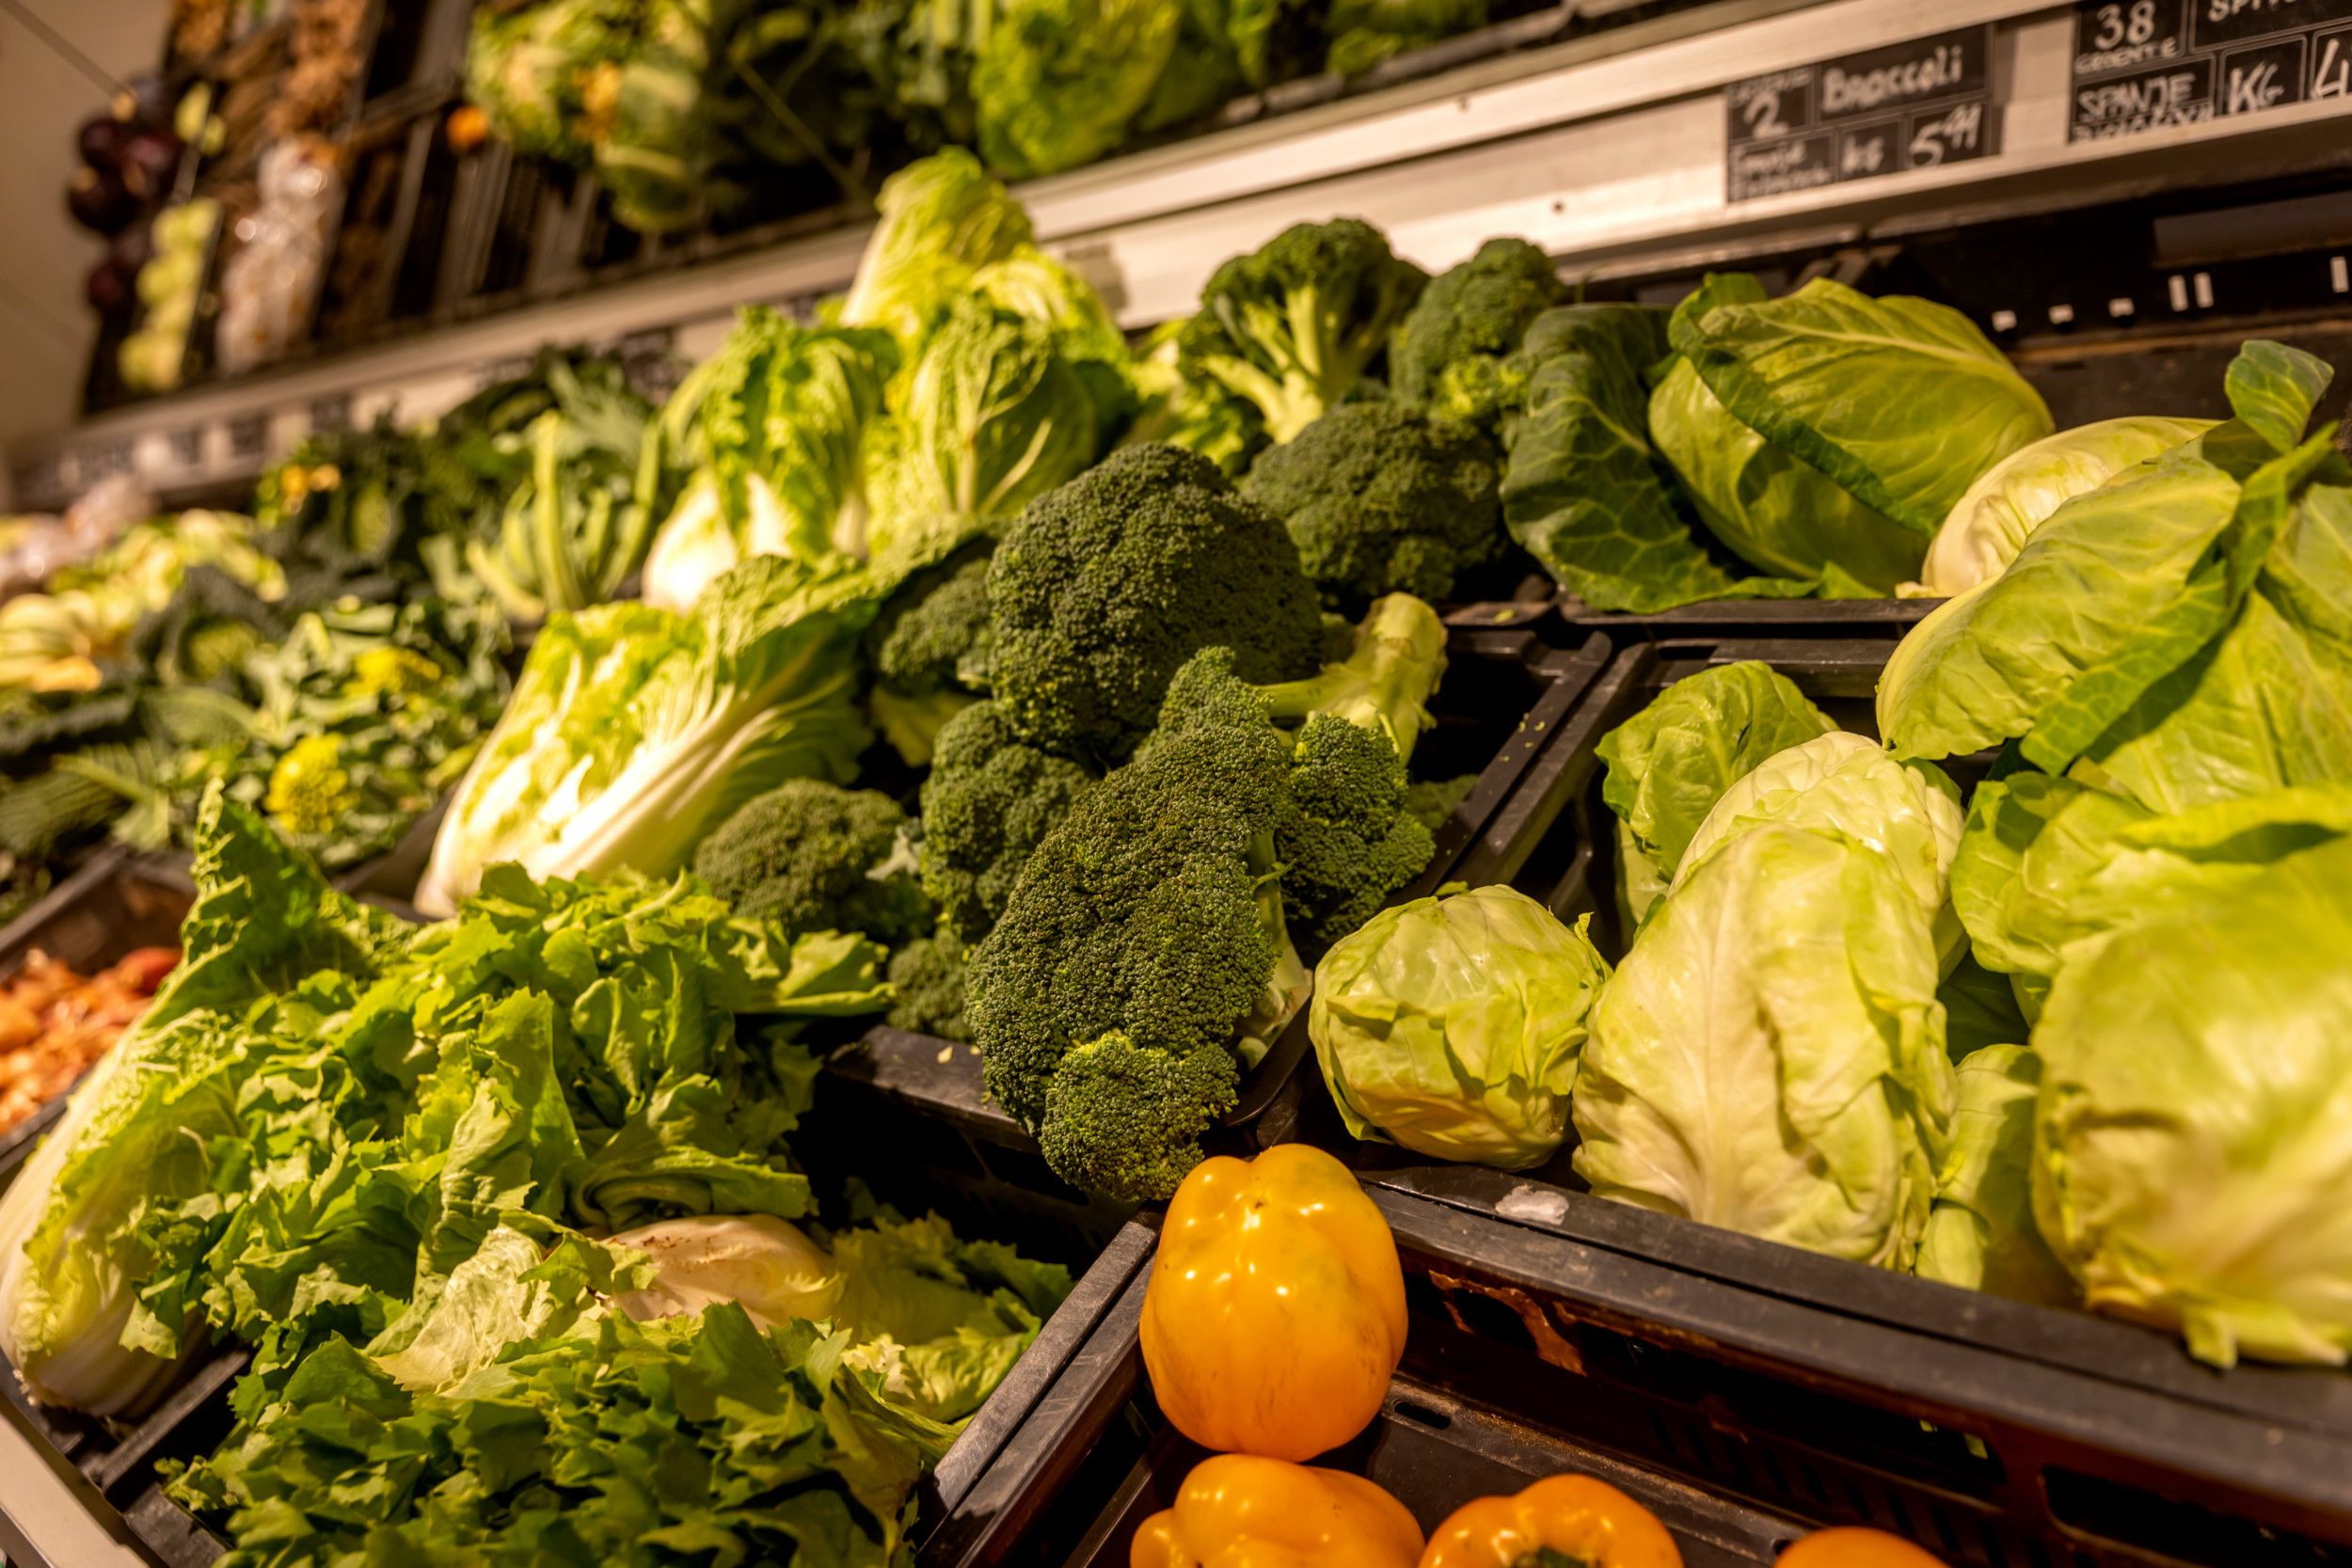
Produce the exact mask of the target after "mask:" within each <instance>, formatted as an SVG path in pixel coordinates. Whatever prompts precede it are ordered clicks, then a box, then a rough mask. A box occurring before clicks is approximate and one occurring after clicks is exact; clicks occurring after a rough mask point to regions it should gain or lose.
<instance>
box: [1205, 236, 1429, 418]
mask: <svg viewBox="0 0 2352 1568" xmlns="http://www.w3.org/2000/svg"><path fill="white" fill-rule="evenodd" d="M1428 281H1429V276H1428V274H1426V273H1424V272H1422V270H1421V269H1420V268H1419V267H1417V266H1415V265H1413V264H1412V263H1411V262H1410V261H1403V260H1400V259H1399V258H1398V257H1397V256H1396V255H1394V254H1393V253H1392V252H1391V250H1390V249H1389V241H1388V237H1387V236H1386V235H1384V234H1382V233H1381V232H1380V230H1377V229H1375V228H1374V227H1373V226H1372V225H1370V224H1368V223H1365V222H1362V221H1361V220H1359V219H1357V218H1336V219H1333V220H1332V221H1331V222H1329V223H1301V224H1295V225H1293V226H1292V227H1291V228H1289V229H1286V230H1283V231H1282V232H1281V233H1279V234H1277V235H1276V236H1275V237H1274V238H1273V239H1271V240H1269V241H1267V242H1266V243H1265V244H1264V245H1263V246H1261V247H1260V248H1258V249H1257V250H1254V251H1252V252H1250V253H1249V254H1248V255H1247V256H1236V257H1234V258H1233V259H1232V261H1227V262H1226V263H1225V264H1224V265H1223V266H1221V267H1219V268H1217V269H1216V272H1214V273H1212V274H1211V275H1210V277H1209V281H1208V286H1207V287H1206V288H1204V289H1202V290H1201V292H1200V311H1199V312H1198V313H1197V314H1196V315H1194V316H1193V317H1192V318H1191V320H1190V321H1188V322H1187V323H1186V324H1185V325H1184V329H1183V331H1182V333H1181V334H1180V335H1179V337H1178V340H1177V343H1178V360H1179V363H1180V365H1181V367H1182V369H1183V371H1184V374H1186V375H1187V376H1193V377H1205V378H1207V379H1210V380H1214V381H1216V382H1219V383H1221V384H1222V385H1223V386H1224V387H1225V388H1227V389H1228V390H1229V391H1232V392H1234V393H1237V394H1239V395H1240V396H1242V397H1244V398H1247V399H1248V400H1249V401H1250V402H1251V403H1253V404H1257V405H1258V411H1259V413H1261V414H1262V415H1263V416H1264V418H1265V428H1266V433H1267V434H1268V435H1270V436H1273V437H1274V439H1275V440H1277V441H1287V440H1289V439H1290V438H1291V437H1292V436H1295V435H1297V434H1298V433H1299V432H1300V431H1302V430H1304V429H1306V428H1307V427H1308V426H1309V425H1310V424H1312V423H1313V422H1314V421H1315V420H1317V419H1319V418H1321V417H1322V415H1323V412H1324V410H1325V409H1327V408H1329V407H1331V406H1333V405H1334V404H1339V403H1342V402H1343V401H1345V400H1346V399H1348V398H1349V397H1351V396H1353V395H1355V393H1356V392H1357V390H1358V389H1359V387H1360V386H1361V385H1362V383H1363V380H1364V378H1365V377H1366V376H1367V375H1368V374H1370V373H1371V372H1372V369H1373V366H1374V364H1375V362H1376V361H1377V360H1378V359H1379V357H1380V355H1381V352H1382V350H1384V349H1385V348H1386V347H1387V346H1388V341H1389V337H1390V334H1391V333H1392V332H1394V331H1395V330H1396V328H1397V325H1398V324H1399V323H1401V322H1403V321H1404V320H1405V318H1406V312H1408V311H1409V310H1411V309H1412V308H1413V302H1414V301H1415V300H1416V299H1418V298H1420V297H1421V292H1422V287H1423V286H1424V285H1425V284H1426V283H1427V282H1428Z"/></svg>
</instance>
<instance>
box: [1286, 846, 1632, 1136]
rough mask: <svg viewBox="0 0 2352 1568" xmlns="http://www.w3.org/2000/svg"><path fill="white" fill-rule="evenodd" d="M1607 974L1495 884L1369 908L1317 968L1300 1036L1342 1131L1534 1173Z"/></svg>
mask: <svg viewBox="0 0 2352 1568" xmlns="http://www.w3.org/2000/svg"><path fill="white" fill-rule="evenodd" d="M1608 975H1609V966H1608V964H1606V963H1605V962H1603V961H1602V959H1601V957H1600V955H1599V954H1598V953H1597V952H1595V951H1594V950H1593V945H1592V943H1591V942H1588V941H1586V940H1585V937H1584V923H1583V922H1579V923H1578V926H1577V928H1576V929H1574V930H1570V929H1569V928H1568V927H1565V926H1563V925H1562V924H1560V922H1559V920H1558V919H1557V918H1555V917H1554V916H1553V914H1552V913H1551V911H1549V910H1547V909H1546V908H1544V906H1543V905H1541V904H1539V903H1537V902H1536V901H1535V900H1534V899H1533V898H1530V897H1528V896H1527V895H1525V894H1523V893H1520V892H1518V891H1517V890H1515V889H1512V888H1508V887H1500V886H1496V887H1481V888H1474V889H1472V890H1471V891H1470V892H1468V893H1460V894H1454V895H1450V896H1444V897H1438V898H1417V899H1415V900H1413V901H1412V902H1411V903H1408V904H1400V905H1397V906H1396V907H1394V908H1392V909H1388V910H1383V911H1381V912H1380V913H1378V914H1376V915H1375V916H1373V917H1372V919H1371V920H1369V921H1367V922H1366V923H1365V924H1364V925H1363V926H1361V927H1359V928H1358V929H1357V930H1356V931H1355V932H1354V934H1352V935H1350V936H1347V937H1343V938H1342V939H1341V940H1340V942H1338V943H1337V944H1335V945H1334V946H1333V947H1332V948H1331V950H1330V951H1329V952H1327V953H1326V954H1325V955H1324V956H1323V961H1322V962H1321V963H1318V964H1317V965H1316V966H1315V989H1314V1000H1313V1004H1312V1006H1311V1008H1310V1010H1309V1012H1308V1015H1307V1027H1308V1030H1309V1032H1310V1033H1311V1035H1312V1036H1313V1037H1314V1042H1315V1058H1316V1060H1317V1061H1319V1062H1321V1063H1322V1065H1323V1080H1324V1082H1325V1083H1326V1084H1327V1085H1330V1089H1331V1098H1332V1100H1333V1101H1335V1102H1336V1103H1337V1104H1338V1106H1339V1108H1340V1115H1341V1117H1343V1119H1344V1120H1345V1121H1346V1123H1347V1130H1348V1132H1351V1133H1353V1134H1354V1135H1355V1136H1357V1137H1359V1138H1385V1139H1388V1140H1390V1141H1392V1142H1395V1143H1398V1144H1402V1145H1403V1146H1404V1147H1406V1148H1409V1149H1412V1150H1414V1151H1415V1152H1417V1153H1422V1154H1427V1155H1431V1156H1433V1157H1435V1158H1437V1159H1441V1160H1465V1161H1470V1162H1474V1163H1476V1164H1485V1165H1495V1166H1499V1167H1501V1168H1502V1169H1503V1170H1525V1169H1528V1168H1530V1167H1532V1166H1535V1165H1539V1164H1543V1163H1544V1162H1545V1161H1546V1160H1548V1159H1549V1158H1550V1157H1551V1155H1552V1153H1553V1151H1554V1150H1556V1149H1558V1148H1559V1147H1560V1145H1561V1143H1562V1141H1563V1140H1565V1138H1566V1136H1567V1131H1568V1094H1569V1091H1570V1090H1571V1089H1573V1088H1574V1087H1575V1086H1576V1065H1577V1058H1578V1055H1579V1053H1581V1050H1582V1049H1583V1045H1584V1037H1585V1031H1586V1022H1587V1019H1588V1018H1589V1016H1590V1014H1591V1012H1592V1007H1593V1003H1594V1001H1595V999H1596V998H1597V996H1598V995H1599V993H1600V988H1601V985H1602V982H1604V981H1605V980H1606V979H1607V978H1608Z"/></svg>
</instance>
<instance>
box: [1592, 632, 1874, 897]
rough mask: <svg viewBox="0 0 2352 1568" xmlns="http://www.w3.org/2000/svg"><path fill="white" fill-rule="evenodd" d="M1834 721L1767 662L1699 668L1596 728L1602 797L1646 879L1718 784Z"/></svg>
mask: <svg viewBox="0 0 2352 1568" xmlns="http://www.w3.org/2000/svg"><path fill="white" fill-rule="evenodd" d="M1836 728H1837V726H1836V724H1834V723H1832V722H1831V721H1830V719H1829V716H1828V715H1827V714H1825V713H1823V712H1822V711H1821V710H1820V708H1818V707H1815V706H1814V705H1813V704H1812V702H1811V701H1810V700H1809V699H1807V698H1806V696H1805V694H1804V692H1802V691H1800V690H1798V689H1797V687H1796V683H1795V682H1793V681H1791V680H1790V679H1789V678H1788V676H1786V675H1784V674H1782V673H1780V672H1779V671H1777V670H1775V669H1773V668H1772V666H1771V665H1769V664H1765V663H1763V662H1761V661H1759V660H1756V659H1742V660H1740V662H1739V663H1736V664H1724V665H1719V666H1717V667H1716V668H1714V669H1712V670H1703V671H1701V672H1699V673H1697V674H1695V675H1692V676H1690V677H1688V678H1687V679H1683V680H1679V681H1677V682H1675V683H1674V684H1673V685H1672V686H1670V687H1668V688H1666V689H1665V690H1664V691H1662V692H1661V693H1660V694H1659V695H1658V697H1657V699H1656V700H1655V701H1653V702H1652V703H1651V704H1650V705H1649V706H1647V707H1645V708H1644V709H1643V710H1642V711H1641V712H1639V713H1637V714H1635V715H1634V716H1633V717H1632V718H1630V719H1629V720H1627V721H1625V722H1624V723H1622V724H1620V725H1618V726H1617V727H1616V728H1615V729H1613V730H1612V731H1610V732H1609V733H1608V734H1607V735H1605V736H1601V737H1600V744H1599V745H1598V746H1597V748H1595V750H1596V751H1597V752H1598V753H1599V755H1600V760H1601V764H1602V766H1603V767H1604V768H1606V771H1605V772H1604V773H1603V774H1602V777H1601V786H1600V794H1601V799H1602V800H1605V801H1607V802H1608V805H1609V809H1610V810H1611V811H1613V812H1614V813H1615V814H1616V816H1617V819H1618V820H1619V821H1620V822H1621V823H1623V824H1624V826H1625V829H1626V832H1628V833H1629V835H1630V837H1631V841H1632V844H1633V847H1635V848H1637V849H1638V850H1639V851H1640V853H1641V857H1642V859H1644V860H1645V861H1646V862H1647V863H1648V865H1647V867H1646V870H1645V873H1644V877H1645V880H1647V879H1657V880H1659V881H1661V882H1662V881H1664V880H1666V879H1672V877H1673V876H1674V874H1675V871H1676V869H1677V867H1678V866H1680V864H1681V863H1682V857H1683V855H1684V853H1685V852H1686V851H1687V850H1688V849H1689V848H1690V845H1691V839H1692V835H1693V834H1695V833H1696V832H1698V830H1699V824H1701V823H1702V822H1704V821H1706V820H1707V816H1708V813H1709V812H1711V811H1713V810H1714V809H1715V803H1716V802H1717V801H1718V800H1722V799H1723V796H1724V791H1725V790H1727V789H1729V788H1730V787H1731V786H1732V785H1733V784H1736V783H1737V782H1738V781H1740V779H1743V778H1745V777H1746V776H1747V775H1748V773H1749V772H1750V771H1751V770H1753V769H1754V768H1756V766H1757V765H1758V764H1759V763H1761V762H1763V761H1764V759H1765V758H1767V757H1770V756H1772V755H1773V754H1775V753H1777V752H1781V751H1784V750H1786V749H1787V748H1788V747H1790V746H1796V745H1800V744H1802V743H1804V741H1807V740H1811V739H1813V738H1814V737H1815V736H1822V735H1827V734H1830V733H1831V732H1833V731H1835V730H1836ZM1629 869H1630V859H1629Z"/></svg>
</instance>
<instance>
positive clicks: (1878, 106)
mask: <svg viewBox="0 0 2352 1568" xmlns="http://www.w3.org/2000/svg"><path fill="white" fill-rule="evenodd" d="M1992 45H1993V29H1992V28H1991V27H1990V26H1981V27H1963V28H1960V29H1958V30H1956V31H1954V32H1949V33H1938V34H1936V35H1935V36H1934V37H1932V38H1924V39H1914V40H1910V41H1908V42H1904V43H1896V44H1889V45H1887V46H1885V47H1884V48H1881V49H1870V50H1865V51H1863V52H1862V53H1860V54H1855V55H1840V56H1839V57H1838V58H1836V59H1833V60H1822V61H1820V62H1819V63H1818V64H1814V65H1806V66H1798V67H1796V68H1795V69H1794V70H1790V71H1774V72H1772V74H1771V75H1768V76H1752V77H1750V78H1748V79H1747V80H1746V81H1744V82H1734V83H1733V84H1732V85H1731V86H1730V87H1727V88H1725V89H1724V107H1725V109H1726V111H1727V112H1728V115H1729V117H1730V119H1729V130H1730V136H1729V145H1728V150H1727V152H1726V154H1725V160H1724V194H1725V196H1726V197H1727V198H1728V199H1730V200H1733V201H1753V200H1755V199H1756V198H1759V197H1767V196H1780V195H1783V194H1785V193H1787V192H1789V191H1802V190H1810V189H1812V188H1814V187H1815V186H1819V185H1834V184H1841V183H1843V182H1846V181H1849V180H1871V179H1876V178H1877V177H1878V176H1880V175H1883V174H1899V173H1901V172H1902V171H1904V170H1906V169H1915V168H1931V167H1933V166H1936V165H1939V164H1954V163H1961V162H1963V161H1965V160H1967V159H1970V158H1981V157H1983V156H1985V155H1986V154H1987V153H1989V152H1991V151H1992V150H1993V100H1992V93H1991V91H1990V87H1989V73H1988V70H1987V61H1988V59H1989V57H1990V55H1991V54H1992Z"/></svg>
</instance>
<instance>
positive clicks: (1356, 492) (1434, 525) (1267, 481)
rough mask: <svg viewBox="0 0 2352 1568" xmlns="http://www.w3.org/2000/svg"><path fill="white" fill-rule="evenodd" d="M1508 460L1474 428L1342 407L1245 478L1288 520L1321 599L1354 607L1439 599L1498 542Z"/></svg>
mask: <svg viewBox="0 0 2352 1568" xmlns="http://www.w3.org/2000/svg"><path fill="white" fill-rule="evenodd" d="M1501 478H1502V468H1501V460H1500V458H1499V457H1498V455H1497V453H1496V451H1495V450H1494V447H1493V446H1492V444H1491V443H1489V442H1488V441H1487V439H1486V437H1485V436H1481V435H1479V434H1478V432H1476V431H1475V430H1472V429H1470V427H1469V426H1467V425H1459V424H1454V423H1452V422H1450V421H1447V420H1429V419H1424V418H1422V416H1421V415H1419V414H1417V413H1415V412H1413V411H1412V410H1411V409H1409V408H1403V407H1399V406H1398V405H1397V404H1391V403H1351V404H1342V405H1341V406H1339V407H1337V408H1334V409H1332V410H1331V412H1329V413H1328V414H1326V415H1325V416H1323V418H1321V419H1319V420H1316V421H1315V422H1314V423H1312V424H1311V425H1309V426H1308V427H1307V428H1306V429H1305V430H1303V431H1301V432H1300V433H1299V436H1298V438H1297V439H1296V440H1295V441H1292V442H1291V443H1289V444H1288V445H1287V446H1279V447H1274V448H1271V449H1270V450H1268V451H1265V452H1264V453H1263V454H1262V455H1260V457H1259V458H1258V461H1257V462H1256V463H1255V464H1254V465H1252V466H1251V467H1250V470H1249V477H1248V479H1246V480H1244V481H1243V482H1242V486H1241V493H1242V495H1243V496H1244V497H1246V498H1247V499H1250V500H1253V501H1256V502H1257V503H1258V504H1259V505H1260V506H1263V507H1264V508H1265V509H1266V510H1267V511H1269V512H1271V513H1273V514H1274V515H1276V516H1278V517H1279V518H1281V519H1282V522H1283V524H1284V526H1286V527H1287V528H1288V529H1289V530H1290V535H1291V539H1292V541H1293V542H1294V543H1295V544H1296V545H1297V546H1298V559H1299V563H1300V564H1301V565H1302V566H1304V567H1305V568H1306V570H1307V575H1308V576H1309V577H1310V578H1313V579H1314V583H1315V587H1316V588H1317V590H1319V591H1320V592H1321V594H1322V595H1323V602H1324V603H1326V604H1327V605H1329V606H1330V607H1331V608H1332V609H1334V610H1341V611H1343V612H1345V613H1348V614H1359V613H1361V612H1362V610H1363V609H1364V607H1365V606H1366V605H1368V604H1370V603H1371V602H1372V601H1373V600H1374V599H1376V598H1379V597H1380V596H1381V595H1383V594H1415V595H1417V596H1419V597H1421V598H1424V599H1442V598H1445V597H1447V596H1449V595H1450V594H1452V593H1453V591H1454V578H1456V577H1457V576H1458V575H1459V574H1461V573H1462V572H1464V571H1467V570H1469V569H1470V568H1471V567H1474V566H1478V565H1481V564H1483V563H1485V562H1488V561H1491V560H1493V559H1494V557H1495V555H1496V552H1497V551H1498V550H1500V549H1501V547H1502V499H1501V498H1500V495H1499V494H1498V491H1497V485H1498V483H1500V481H1501Z"/></svg>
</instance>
